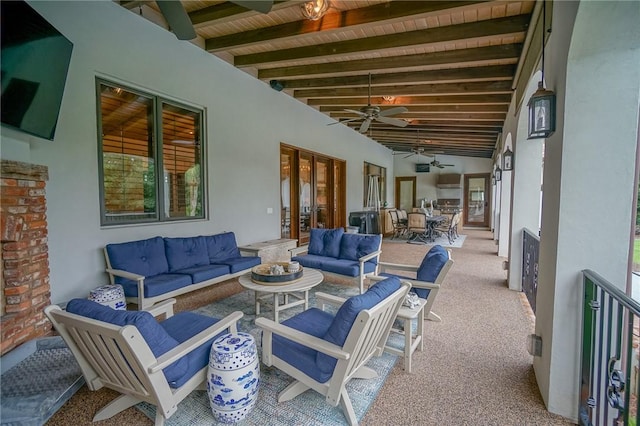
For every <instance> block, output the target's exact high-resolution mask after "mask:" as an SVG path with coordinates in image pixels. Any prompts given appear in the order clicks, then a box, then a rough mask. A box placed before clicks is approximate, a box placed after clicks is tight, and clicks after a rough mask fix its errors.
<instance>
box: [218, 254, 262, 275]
mask: <svg viewBox="0 0 640 426" xmlns="http://www.w3.org/2000/svg"><path fill="white" fill-rule="evenodd" d="M216 264H221V265H226V266H227V267H228V268H229V270H230V271H231V273H232V274H235V273H236V272H240V271H242V270H245V269H249V268H253V267H254V266H256V265H259V264H260V258H259V257H257V256H238V257H232V258H229V259H224V260H217V261H216Z"/></svg>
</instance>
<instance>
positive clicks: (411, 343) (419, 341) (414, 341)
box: [384, 299, 427, 373]
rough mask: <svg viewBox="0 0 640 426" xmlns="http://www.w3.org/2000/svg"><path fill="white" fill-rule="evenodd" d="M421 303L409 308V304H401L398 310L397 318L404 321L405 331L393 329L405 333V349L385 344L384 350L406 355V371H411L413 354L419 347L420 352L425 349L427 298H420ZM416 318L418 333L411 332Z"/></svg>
mask: <svg viewBox="0 0 640 426" xmlns="http://www.w3.org/2000/svg"><path fill="white" fill-rule="evenodd" d="M418 300H419V301H420V304H419V305H418V306H416V307H414V308H409V307H407V306H401V307H400V309H399V310H398V315H397V316H396V318H397V319H399V320H402V321H403V323H404V324H403V325H404V331H400V330H396V329H393V328H392V329H391V331H393V332H396V333H404V350H401V349H397V348H392V347H390V346H385V347H384V350H385V351H387V352H389V353H392V354H396V355H400V356H404V371H406V372H407V373H411V355H413V353H414V352H415V350H416V349H418V350H419V351H420V352H422V351H423V350H424V339H423V332H424V306H425V305H426V304H427V300H426V299H418ZM414 319H417V320H418V326H417V330H416V334H413V333H412V332H411V323H412V322H413V320H414Z"/></svg>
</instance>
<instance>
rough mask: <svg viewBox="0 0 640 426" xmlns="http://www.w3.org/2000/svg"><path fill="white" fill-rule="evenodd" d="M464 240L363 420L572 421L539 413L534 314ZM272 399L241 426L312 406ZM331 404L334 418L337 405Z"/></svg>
mask: <svg viewBox="0 0 640 426" xmlns="http://www.w3.org/2000/svg"><path fill="white" fill-rule="evenodd" d="M465 234H466V236H467V238H466V239H465V242H464V244H463V247H461V248H453V249H451V250H452V258H453V259H454V261H455V264H454V266H453V268H452V269H451V270H450V271H449V273H448V275H447V278H446V280H445V283H444V285H443V287H442V289H441V290H440V293H439V295H438V298H437V299H436V302H435V304H434V306H433V310H434V311H435V312H437V313H438V315H439V316H440V317H441V318H442V321H441V322H435V321H425V332H424V338H425V345H424V352H420V351H416V352H415V353H414V355H413V363H414V364H413V372H412V373H411V374H409V373H406V372H405V371H404V370H403V368H402V360H401V359H399V358H398V359H397V360H396V361H394V364H395V365H394V366H393V367H392V370H391V371H390V373H389V374H388V376H387V377H386V380H385V381H384V384H383V385H382V386H381V388H380V389H379V391H377V392H376V393H374V395H373V396H372V397H371V400H370V401H367V405H368V409H365V411H366V412H365V414H364V416H363V418H362V420H361V422H360V423H361V424H363V425H379V424H389V422H393V424H397V425H415V424H521V422H522V420H523V419H527V422H528V423H529V424H548V425H552V424H558V425H560V424H570V422H568V421H566V420H565V419H562V418H560V417H559V416H554V415H552V414H550V413H548V412H547V410H546V409H545V406H544V403H543V401H542V398H541V396H540V393H539V391H538V388H537V385H536V380H535V376H534V372H533V367H532V356H531V355H529V354H528V353H527V350H526V345H525V341H526V339H525V337H526V335H527V334H529V333H531V332H532V331H533V318H532V314H531V311H530V308H529V306H528V303H527V302H526V299H525V298H524V296H523V294H522V293H520V292H514V291H511V290H509V289H508V288H507V286H506V281H505V271H504V270H503V269H502V265H501V261H500V259H499V258H498V257H497V256H496V255H495V254H496V250H497V248H496V246H495V244H494V242H493V239H492V235H491V233H490V232H489V231H487V230H465ZM429 248H430V246H426V245H425V246H420V245H414V244H397V243H386V242H383V248H382V259H381V260H383V261H387V262H396V263H397V262H402V263H410V264H418V263H420V261H421V260H422V258H423V257H424V255H425V253H426V252H427V251H428V250H429ZM341 285H345V283H343V284H341ZM233 286H234V287H235V290H230V291H229V294H227V295H225V296H226V297H230V296H232V293H236V292H243V291H244V292H245V293H250V291H248V290H243V289H242V287H240V285H239V284H237V283H235V284H234V285H233ZM312 291H313V290H312ZM207 293H212V291H211V289H204V290H200V291H199V292H198V294H193V295H186V296H181V297H180V298H179V300H178V304H177V305H178V309H197V308H199V307H200V305H201V304H202V303H203V300H204V303H211V302H213V300H212V299H209V300H205V299H203V297H204V295H205V294H207ZM246 300H247V302H248V303H247V306H245V307H244V308H243V311H244V312H245V315H247V314H251V313H253V310H254V306H253V305H252V304H251V300H252V295H251V294H248V295H247V298H246ZM298 309H302V308H298ZM292 310H295V308H294V309H292ZM262 314H263V315H264V316H267V317H270V316H271V315H272V312H270V311H269V310H268V308H267V310H266V311H264V312H263V313H262ZM261 368H263V369H265V366H264V365H262V366H261ZM287 381H288V380H285V381H284V382H285V384H286V382H287ZM263 385H264V386H265V388H264V390H263V391H261V392H266V393H269V394H271V395H269V396H270V397H271V398H274V397H275V396H274V391H273V390H272V389H270V388H269V386H268V384H263ZM277 391H278V390H277V389H276V391H275V392H277ZM116 395H117V394H116V393H115V392H112V391H109V390H100V391H97V392H91V391H89V390H88V389H87V388H86V386H83V387H82V388H81V389H80V391H79V392H78V393H77V394H76V395H75V396H73V397H72V398H71V399H70V400H69V402H67V403H66V404H65V405H64V406H63V407H62V408H61V409H60V410H59V411H58V412H57V413H56V414H55V415H54V416H53V417H52V418H51V420H50V421H49V422H47V424H48V425H67V424H71V423H73V424H89V423H90V422H91V419H92V417H93V415H94V413H95V412H96V411H97V410H98V409H99V408H101V407H102V406H103V405H104V404H106V403H107V402H108V401H109V400H110V399H112V398H114V397H115V396H116ZM318 399H319V400H320V404H321V406H322V405H326V404H325V403H324V401H323V400H322V398H318ZM398 401H402V403H401V404H399V403H398ZM269 403H270V404H271V405H272V406H270V407H269V409H271V410H275V411H270V412H269V417H268V418H267V417H265V414H264V412H263V411H261V410H260V409H259V407H256V408H255V409H254V411H253V412H252V413H250V414H249V416H248V417H247V418H246V419H245V420H244V421H243V423H242V424H251V425H253V424H255V425H262V424H271V425H278V424H287V423H286V420H285V419H287V416H286V412H288V411H290V410H292V408H291V405H294V406H297V407H298V408H297V409H298V410H301V411H305V410H312V408H310V407H309V406H307V404H309V401H308V399H302V398H298V399H294V400H292V401H289V402H288V403H282V404H280V405H278V403H277V402H275V401H269ZM354 404H355V401H354ZM369 404H370V405H369ZM279 407H281V408H279ZM331 408H332V409H333V410H335V411H336V412H337V413H338V414H339V415H340V410H339V407H331ZM204 409H208V407H207V406H205V407H204ZM180 410H181V409H180V408H178V412H177V413H176V414H175V416H176V418H180V419H184V418H185V417H183V416H184V414H185V413H181V412H180ZM187 414H188V413H187ZM194 415H195V414H194ZM186 418H189V416H188V415H187V417H186ZM338 418H340V417H338ZM301 419H302V418H301ZM391 419H393V420H391ZM312 420H313V421H312V422H310V423H305V424H318V425H321V424H327V423H325V422H323V419H322V418H315V419H312ZM343 421H344V420H343ZM100 424H104V425H114V426H115V425H118V426H123V425H139V424H152V421H151V419H150V418H148V417H147V416H145V415H144V414H143V413H142V412H141V411H140V410H138V409H136V408H130V409H128V410H126V411H124V412H122V413H120V414H118V415H116V416H114V417H113V418H111V419H108V420H105V421H104V422H101V423H100ZM168 424H183V423H172V422H171V419H170V421H169V423H168ZM337 424H340V423H337Z"/></svg>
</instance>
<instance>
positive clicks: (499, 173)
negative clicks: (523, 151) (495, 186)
mask: <svg viewBox="0 0 640 426" xmlns="http://www.w3.org/2000/svg"><path fill="white" fill-rule="evenodd" d="M494 176H495V178H496V182H500V181H501V180H502V169H501V168H500V167H496V171H495V173H494Z"/></svg>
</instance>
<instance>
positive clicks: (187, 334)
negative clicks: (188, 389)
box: [160, 312, 227, 388]
mask: <svg viewBox="0 0 640 426" xmlns="http://www.w3.org/2000/svg"><path fill="white" fill-rule="evenodd" d="M218 321H220V320H219V319H217V318H211V317H207V316H205V315H198V314H195V313H193V312H180V313H177V314H175V315H174V316H172V317H170V318H168V319H166V320H164V321H162V322H161V323H160V325H161V326H162V328H164V330H165V331H166V332H167V334H169V336H171V337H172V338H174V339H175V340H176V341H177V342H178V344H180V343H184V342H186V341H187V340H189V339H190V338H191V337H193V336H195V335H196V334H198V333H200V332H201V331H203V330H205V329H207V328H208V327H211V326H212V325H214V324H215V323H217V322H218ZM225 333H227V330H223V331H222V332H220V333H218V334H217V335H216V336H214V337H212V338H211V339H209V340H207V341H206V342H205V343H203V344H202V345H200V346H198V348H196V349H194V350H193V351H191V352H189V353H188V354H187V355H185V358H186V359H187V360H188V361H189V368H188V369H187V371H186V372H185V374H184V375H183V376H182V377H180V378H179V379H177V380H175V381H173V382H169V386H171V387H172V388H179V387H180V386H182V385H184V384H185V383H186V382H187V380H189V379H190V378H191V377H193V375H194V374H196V373H197V372H198V371H200V370H202V369H203V368H205V367H207V366H208V365H209V352H210V351H211V344H212V343H213V340H214V339H215V338H217V337H218V336H220V335H222V334H225Z"/></svg>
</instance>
